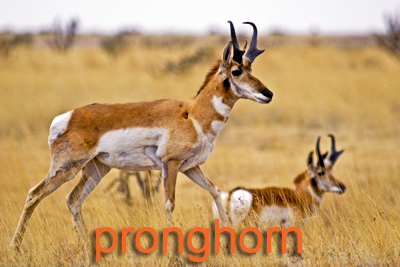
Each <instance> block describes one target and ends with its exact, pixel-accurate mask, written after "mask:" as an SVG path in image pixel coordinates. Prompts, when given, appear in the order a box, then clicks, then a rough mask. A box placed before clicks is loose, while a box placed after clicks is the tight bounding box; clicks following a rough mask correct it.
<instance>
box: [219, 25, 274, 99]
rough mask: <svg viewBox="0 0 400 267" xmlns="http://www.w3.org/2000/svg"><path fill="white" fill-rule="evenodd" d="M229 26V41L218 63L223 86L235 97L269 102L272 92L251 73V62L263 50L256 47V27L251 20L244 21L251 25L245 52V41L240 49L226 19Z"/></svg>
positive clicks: (233, 29)
mask: <svg viewBox="0 0 400 267" xmlns="http://www.w3.org/2000/svg"><path fill="white" fill-rule="evenodd" d="M228 22H229V24H230V28H231V41H229V42H228V44H227V45H226V46H225V48H224V50H223V53H222V60H221V64H220V69H219V71H220V75H221V76H222V78H223V81H224V87H225V88H226V89H227V90H230V91H231V93H232V95H233V97H234V98H236V99H239V98H245V99H250V100H253V101H256V102H258V103H263V104H266V103H269V102H271V100H272V96H273V93H272V92H271V91H270V90H269V89H268V88H267V87H266V86H265V85H264V84H263V83H262V82H261V81H260V80H259V79H257V78H256V77H254V76H253V75H252V74H251V64H252V63H253V61H254V59H255V58H256V57H257V56H258V55H260V54H261V53H262V52H264V50H258V49H257V27H256V25H255V24H254V23H252V22H244V23H245V24H250V25H251V26H252V27H253V36H252V38H251V42H250V47H249V49H248V50H247V53H246V54H245V51H246V47H247V41H246V43H245V45H244V47H243V50H240V48H239V44H238V41H237V38H236V33H235V28H234V27H233V23H232V22H231V21H228Z"/></svg>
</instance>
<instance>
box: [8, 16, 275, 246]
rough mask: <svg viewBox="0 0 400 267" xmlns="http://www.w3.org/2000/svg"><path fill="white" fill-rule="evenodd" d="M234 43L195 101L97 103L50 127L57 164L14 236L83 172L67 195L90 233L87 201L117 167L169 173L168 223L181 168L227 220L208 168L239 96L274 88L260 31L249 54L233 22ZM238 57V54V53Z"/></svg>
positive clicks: (265, 95) (15, 242)
mask: <svg viewBox="0 0 400 267" xmlns="http://www.w3.org/2000/svg"><path fill="white" fill-rule="evenodd" d="M229 23H230V29H231V41H229V42H228V44H227V45H226V46H225V48H224V49H223V53H222V58H221V59H220V60H218V61H217V62H216V63H215V65H214V66H213V67H212V69H211V70H210V72H209V73H208V74H207V76H206V78H205V81H204V83H203V85H202V86H201V87H200V90H199V91H198V92H197V95H196V97H195V98H194V99H192V100H180V99H161V100H155V101H149V102H139V103H126V104H92V105H88V106H84V107H80V108H77V109H75V110H73V111H69V112H67V113H65V114H62V115H60V116H57V117H56V118H55V119H54V120H53V122H52V124H51V127H50V135H49V146H50V149H51V158H52V159H51V166H50V170H49V173H48V174H47V177H46V178H44V179H43V180H42V181H41V182H40V183H39V184H38V185H36V186H35V187H33V188H32V189H31V190H29V193H28V197H27V200H26V203H25V207H24V209H23V212H22V215H21V218H20V220H19V224H18V227H17V229H16V232H15V234H14V237H13V239H12V241H11V246H14V247H16V248H17V249H18V248H19V246H20V245H21V242H22V237H23V234H24V232H25V229H26V226H27V223H28V220H29V218H30V217H31V215H32V213H33V211H34V209H35V208H36V206H37V205H38V204H39V202H40V201H41V200H43V198H45V197H46V196H47V195H49V194H50V193H52V192H53V191H54V190H56V189H57V188H58V187H60V186H61V185H62V184H63V183H65V182H67V181H69V180H71V179H72V178H74V176H75V175H76V174H77V173H78V172H79V171H80V170H82V173H83V174H82V178H81V180H80V181H79V183H78V184H77V186H76V187H75V188H74V189H73V190H72V191H71V192H70V193H69V195H68V196H67V204H68V206H69V209H70V211H71V214H72V217H73V219H74V221H75V223H76V225H77V228H78V230H79V231H80V233H81V234H82V235H83V236H85V233H86V232H85V231H84V230H85V227H84V222H83V218H82V214H81V208H82V203H83V201H84V200H85V198H86V197H87V196H88V195H89V194H90V192H91V191H92V190H93V189H94V188H95V187H96V185H97V184H98V183H99V182H100V180H101V179H102V177H103V176H104V175H106V174H107V173H108V172H109V171H110V170H111V168H118V169H125V170H132V171H142V170H149V169H157V170H162V178H163V183H164V189H165V209H166V213H167V222H168V223H170V222H171V220H172V211H173V209H174V205H175V184H176V178H177V173H178V171H180V172H182V173H184V174H185V175H186V176H187V177H189V179H191V180H192V181H193V182H195V183H196V184H198V185H199V186H201V187H203V188H204V189H206V190H207V191H208V192H209V193H210V194H211V195H212V197H213V198H214V201H215V203H217V207H218V211H219V213H220V215H221V224H223V225H227V224H228V218H227V215H226V212H225V207H224V206H223V205H222V201H221V196H220V191H219V189H218V187H217V186H216V185H214V184H213V183H212V182H211V181H210V180H209V179H208V178H207V177H206V176H205V175H204V174H203V172H202V171H201V169H200V167H199V165H201V164H203V163H205V162H206V160H207V158H208V156H209V155H210V153H211V151H212V150H213V149H214V142H215V138H216V137H217V136H218V134H219V133H220V131H221V130H222V128H223V127H224V126H225V123H226V122H227V120H228V118H229V115H230V113H231V110H232V108H233V106H234V104H235V103H236V101H237V100H239V99H240V98H245V99H250V100H253V101H256V102H258V103H262V104H266V103H269V102H270V101H271V100H272V96H273V94H272V92H271V91H270V90H268V88H267V87H266V86H265V85H264V84H263V83H262V82H261V81H260V80H258V79H257V78H256V77H254V76H253V75H252V74H251V65H252V63H253V61H254V59H255V58H256V57H257V56H258V55H260V54H261V53H262V52H263V51H262V50H258V49H257V28H256V26H255V25H254V24H253V23H251V22H245V23H246V24H250V25H251V26H252V27H253V36H252V39H251V43H250V47H249V49H248V50H247V53H246V54H245V55H244V53H245V50H246V45H247V42H246V44H245V46H244V49H243V50H240V48H239V44H238V41H237V38H236V34H235V29H234V27H233V24H232V22H230V21H229ZM231 55H232V56H231Z"/></svg>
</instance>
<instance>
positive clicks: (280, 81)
mask: <svg viewBox="0 0 400 267" xmlns="http://www.w3.org/2000/svg"><path fill="white" fill-rule="evenodd" d="M206 41H207V40H206V39H205V42H206ZM211 45H214V46H213V48H212V51H213V54H214V55H215V58H217V57H219V56H220V53H221V51H222V48H223V46H222V45H221V44H220V43H215V44H211ZM194 51H196V47H195V46H194V45H193V46H191V45H187V46H179V47H169V48H162V47H153V48H146V47H143V46H139V47H136V48H135V49H131V50H128V51H126V52H124V53H123V54H121V55H119V56H118V57H111V56H108V55H107V54H106V53H105V52H104V51H102V50H100V49H98V48H84V47H83V48H76V49H74V50H72V51H70V52H68V53H66V54H59V53H55V52H52V51H50V50H47V49H40V48H36V49H26V48H18V49H17V50H15V51H14V52H13V54H12V55H11V56H10V57H9V58H6V59H5V58H0V96H1V97H0V148H1V153H0V169H1V178H0V196H1V198H0V247H1V249H0V264H1V265H3V266H44V265H47V266H80V265H86V264H87V260H88V259H87V257H86V256H87V254H86V253H85V250H84V245H83V242H82V239H81V237H80V236H79V234H78V233H77V231H76V230H75V229H74V222H73V221H72V219H71V215H70V212H69V210H68V207H67V205H66V203H65V197H66V196H67V194H68V193H69V191H70V190H72V188H73V187H74V186H75V184H76V183H77V181H78V180H79V178H75V179H74V180H73V181H71V182H69V183H67V184H65V185H64V186H62V187H61V188H60V189H58V190H57V191H55V192H54V193H53V194H51V195H50V196H48V197H47V198H46V199H45V200H43V202H42V203H40V205H39V206H38V208H37V209H36V211H35V213H34V215H33V216H32V218H31V220H30V222H29V226H28V228H27V232H26V235H25V238H24V241H23V245H22V251H21V253H20V254H19V255H16V254H15V253H13V251H12V250H11V248H10V247H9V244H10V241H11V238H12V236H13V234H14V231H15V229H16V226H17V223H18V219H19V216H20V215H21V211H22V208H23V205H24V203H25V199H26V196H27V193H28V190H29V189H30V188H31V187H33V186H34V185H36V184H37V183H38V182H39V181H40V180H41V179H43V178H44V177H45V175H46V174H47V171H48V168H49V161H50V153H49V149H48V145H47V136H48V129H49V126H50V123H51V121H52V119H53V118H54V117H55V116H57V115H59V114H61V113H63V112H66V111H68V110H72V109H74V108H76V107H79V106H82V105H85V104H90V103H93V102H108V103H114V102H133V101H143V100H153V99H159V98H192V97H193V96H194V95H195V93H196V92H197V90H198V88H199V86H200V85H201V83H202V81H203V78H204V75H205V74H206V72H207V71H208V68H209V67H210V66H211V65H212V63H213V59H210V60H208V61H207V60H206V61H204V62H201V63H199V64H196V65H194V66H193V67H192V68H191V69H190V70H189V71H188V72H186V73H185V74H181V75H179V74H171V73H168V72H164V71H163V70H165V66H166V64H167V62H177V61H179V60H180V59H182V58H184V57H185V56H187V55H190V54H191V53H193V52H194ZM253 70H254V75H255V76H256V77H258V78H260V79H261V80H262V81H263V82H264V83H265V84H266V85H267V86H268V87H269V88H270V89H271V91H273V92H274V99H273V101H272V102H271V104H269V105H260V104H257V103H254V102H251V101H248V100H241V101H239V103H238V104H236V106H235V108H234V110H233V112H232V115H231V117H230V119H229V122H228V124H227V125H226V127H225V128H224V129H223V131H222V133H221V134H220V137H219V138H218V139H217V141H216V148H215V151H214V152H213V153H212V154H211V156H210V158H209V159H208V161H207V163H206V164H204V166H203V170H204V171H205V173H206V174H207V175H208V177H209V178H210V179H211V180H212V181H214V182H215V183H216V184H217V185H218V186H219V188H220V189H221V190H222V191H228V190H230V189H232V188H233V187H237V186H246V187H253V188H256V187H265V186H268V185H278V186H286V187H293V184H292V180H293V179H294V178H295V176H296V175H297V174H298V173H300V172H302V171H303V170H305V168H306V156H307V154H308V152H309V151H310V150H312V149H314V146H315V141H316V138H317V136H318V135H321V136H322V138H323V139H322V144H321V145H322V149H323V150H328V148H329V147H330V143H329V139H328V138H327V137H326V135H327V134H329V133H332V134H334V135H335V136H336V138H337V146H338V149H342V148H344V149H345V150H346V151H345V153H344V154H343V155H342V156H341V157H340V159H339V160H338V162H337V164H336V165H335V169H334V174H335V177H336V178H337V179H339V180H341V181H342V182H343V183H344V184H345V185H346V186H347V189H348V190H347V191H346V193H345V194H344V195H341V196H338V195H333V194H327V195H326V196H325V199H324V202H323V204H322V207H321V209H320V210H319V212H318V213H316V214H315V216H313V217H312V218H311V219H310V220H309V222H308V224H307V225H306V226H304V227H303V228H302V231H303V254H302V255H303V259H301V260H299V259H296V260H292V259H289V258H288V257H281V256H279V255H277V254H276V253H273V254H272V255H266V254H265V253H263V252H258V253H256V255H255V256H250V257H247V256H244V255H242V254H240V253H236V254H234V255H226V254H224V253H220V254H218V255H212V254H211V255H210V256H209V257H208V259H207V261H206V262H205V263H203V264H205V265H209V266H218V265H221V266H241V265H244V266H261V265H262V266H275V265H276V264H282V265H286V264H287V265H293V264H297V265H299V266H313V265H321V266H345V265H347V266H353V265H357V266H395V265H399V264H400V231H399V230H400V229H399V228H400V223H399V222H400V198H399V193H400V192H399V191H400V175H399V173H400V146H399V144H400V97H399V93H400V63H399V62H398V61H396V60H395V59H394V58H393V57H391V56H390V55H389V54H387V53H386V52H384V51H382V50H380V49H378V48H375V47H369V48H351V47H348V48H335V47H330V46H326V45H322V46H318V47H311V46H280V47H270V48H267V50H266V52H265V53H264V54H263V55H261V56H260V57H259V58H257V60H256V61H255V63H254V66H253ZM116 175H117V174H116V171H115V170H114V171H112V172H111V173H110V174H108V175H107V176H106V177H105V178H104V179H103V181H102V183H100V185H99V186H98V187H97V188H96V190H94V192H93V193H92V194H91V195H90V196H89V197H88V198H87V200H86V201H85V204H84V206H83V216H84V218H85V221H86V223H87V227H88V229H90V230H91V231H93V230H95V228H96V227H105V226H109V227H113V228H114V229H122V228H123V227H128V226H130V227H135V228H136V229H139V228H142V227H145V226H148V227H152V228H154V229H162V228H163V227H165V212H164V204H163V199H164V197H163V193H162V192H160V193H159V195H158V196H157V203H156V205H154V207H149V206H147V205H146V203H145V201H144V199H143V198H142V195H141V193H140V191H139V189H138V188H137V187H136V188H134V189H133V190H134V191H133V197H134V201H135V206H134V207H133V208H129V207H127V206H125V205H124V204H123V203H122V202H121V201H119V199H118V197H116V196H113V195H111V194H108V193H103V190H104V188H105V187H106V186H107V185H108V184H109V183H110V182H111V179H113V177H115V176H116ZM132 183H133V182H132ZM176 198H177V199H176V208H175V212H174V218H175V225H176V226H178V227H181V228H182V229H187V230H189V229H191V228H193V227H195V226H199V227H203V228H205V227H210V223H211V222H212V215H211V210H210V207H211V202H212V198H211V196H209V195H208V193H207V192H206V191H205V190H203V189H201V188H200V187H198V186H197V185H195V184H194V183H192V182H191V181H190V180H189V179H187V178H186V177H185V176H183V175H179V178H178V184H177V193H176ZM89 254H90V252H89ZM186 259H187V253H184V254H183V255H182V256H181V257H180V260H178V261H175V262H174V263H182V264H190V262H188V261H187V260H186ZM170 263H171V261H170V257H169V255H163V254H160V253H158V252H154V253H152V254H151V255H148V256H143V255H138V254H137V253H135V252H134V251H132V250H130V251H128V253H127V254H126V255H125V254H124V255H122V256H121V255H119V254H118V253H117V251H114V252H113V253H111V254H110V255H108V256H107V257H104V258H102V261H101V263H100V264H99V266H126V265H128V264H131V265H135V266H139V265H140V266H142V265H146V266H153V265H157V266H167V265H169V264H170Z"/></svg>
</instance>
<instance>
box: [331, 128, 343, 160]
mask: <svg viewBox="0 0 400 267" xmlns="http://www.w3.org/2000/svg"><path fill="white" fill-rule="evenodd" d="M328 136H329V137H330V138H331V139H332V146H331V155H330V156H329V159H328V160H329V161H330V162H331V165H332V166H333V165H334V164H335V162H336V160H337V159H338V158H339V156H340V155H342V153H343V152H344V149H343V150H340V151H336V142H335V136H333V134H328Z"/></svg>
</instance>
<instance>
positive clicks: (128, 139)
mask: <svg viewBox="0 0 400 267" xmlns="http://www.w3.org/2000/svg"><path fill="white" fill-rule="evenodd" d="M168 134H169V133H168V130H167V129H166V128H132V129H122V130H116V131H111V132H108V133H106V134H104V135H103V136H102V137H101V139H100V142H99V145H98V148H97V154H98V156H97V158H98V160H99V161H100V162H102V163H103V164H105V165H107V166H109V167H112V168H118V169H126V170H132V171H141V170H149V169H157V170H161V159H160V158H161V157H162V156H164V154H165V145H166V142H167V139H168Z"/></svg>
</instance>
